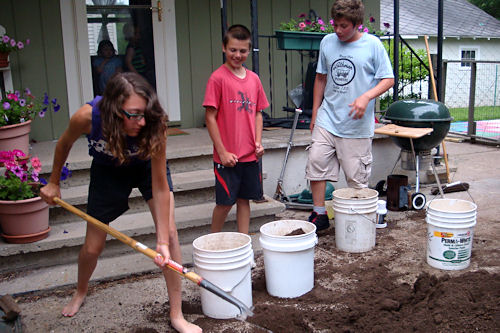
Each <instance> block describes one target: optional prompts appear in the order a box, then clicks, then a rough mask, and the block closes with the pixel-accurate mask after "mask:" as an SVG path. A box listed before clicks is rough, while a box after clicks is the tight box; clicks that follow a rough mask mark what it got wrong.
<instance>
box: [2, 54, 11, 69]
mask: <svg viewBox="0 0 500 333" xmlns="http://www.w3.org/2000/svg"><path fill="white" fill-rule="evenodd" d="M8 66H9V53H8V52H0V68H2V67H8Z"/></svg>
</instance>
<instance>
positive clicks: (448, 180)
mask: <svg viewBox="0 0 500 333" xmlns="http://www.w3.org/2000/svg"><path fill="white" fill-rule="evenodd" d="M427 38H428V37H427V35H424V41H425V49H426V51H427V61H429V76H430V77H431V83H432V92H433V94H434V100H435V101H436V102H437V101H438V97H437V96H438V95H437V89H436V81H434V69H433V67H432V60H431V52H430V50H429V42H427ZM441 145H442V146H443V156H444V165H445V166H446V180H447V182H448V183H450V182H451V180H450V167H449V166H448V154H447V153H446V146H445V144H444V139H443V141H441Z"/></svg>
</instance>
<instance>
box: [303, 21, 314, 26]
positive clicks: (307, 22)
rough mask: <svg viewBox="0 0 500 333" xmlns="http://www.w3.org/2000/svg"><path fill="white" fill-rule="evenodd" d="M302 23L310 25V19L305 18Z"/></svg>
mask: <svg viewBox="0 0 500 333" xmlns="http://www.w3.org/2000/svg"><path fill="white" fill-rule="evenodd" d="M304 23H305V24H307V25H311V23H312V22H311V20H305V21H304Z"/></svg>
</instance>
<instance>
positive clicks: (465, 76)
mask: <svg viewBox="0 0 500 333" xmlns="http://www.w3.org/2000/svg"><path fill="white" fill-rule="evenodd" d="M403 38H404V36H403ZM406 41H407V42H408V44H410V45H411V47H412V48H414V49H424V50H425V42H424V39H423V37H419V38H418V39H410V38H407V39H406ZM464 48H466V49H475V50H477V52H476V60H483V61H486V60H488V61H500V39H498V38H491V39H489V40H488V39H486V38H477V39H473V38H454V37H448V38H445V39H444V40H443V61H446V60H460V59H461V50H462V49H464ZM429 49H430V52H431V54H437V44H436V39H435V38H431V39H430V41H429ZM470 71H471V69H470V67H462V66H461V64H460V63H448V66H447V71H446V87H445V104H446V105H447V106H448V107H453V108H455V107H468V105H469V91H470ZM427 89H428V88H427V82H424V83H422V90H423V91H427ZM493 105H500V63H498V64H492V63H486V64H484V63H480V64H477V71H476V96H475V106H493Z"/></svg>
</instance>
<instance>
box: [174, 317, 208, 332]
mask: <svg viewBox="0 0 500 333" xmlns="http://www.w3.org/2000/svg"><path fill="white" fill-rule="evenodd" d="M170 321H171V323H172V326H173V327H174V328H175V329H176V330H177V331H178V332H181V333H185V332H186V333H187V332H189V333H201V332H202V329H201V327H199V326H197V325H195V324H192V323H190V322H188V321H187V320H186V319H184V317H181V318H178V319H170Z"/></svg>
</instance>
